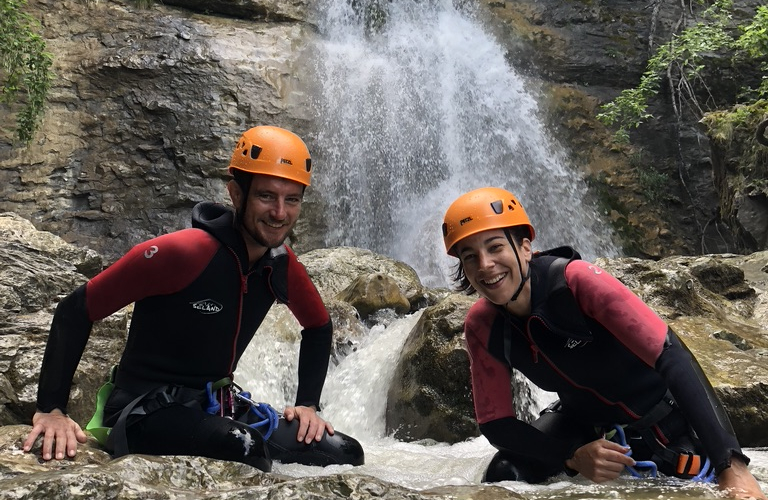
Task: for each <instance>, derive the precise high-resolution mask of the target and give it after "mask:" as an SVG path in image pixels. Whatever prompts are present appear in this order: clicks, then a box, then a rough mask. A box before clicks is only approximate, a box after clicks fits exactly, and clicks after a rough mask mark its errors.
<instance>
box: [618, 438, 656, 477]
mask: <svg viewBox="0 0 768 500" xmlns="http://www.w3.org/2000/svg"><path fill="white" fill-rule="evenodd" d="M613 429H614V430H615V431H616V434H614V436H613V437H614V439H615V441H616V442H617V443H619V444H620V445H622V446H627V447H628V445H627V438H626V436H625V435H624V429H623V428H622V427H621V426H620V425H614V426H613ZM625 455H626V456H628V457H631V456H632V449H631V448H630V449H629V450H627V452H626V453H625ZM635 467H639V468H641V469H648V473H647V474H643V473H641V472H639V471H638V470H637V469H635ZM635 467H632V466H630V465H626V466H625V468H626V469H627V472H629V473H630V475H631V476H632V477H640V478H646V477H656V476H657V474H658V468H657V467H656V463H655V462H654V461H652V460H639V461H635Z"/></svg>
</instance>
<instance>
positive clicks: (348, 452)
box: [267, 418, 365, 467]
mask: <svg viewBox="0 0 768 500" xmlns="http://www.w3.org/2000/svg"><path fill="white" fill-rule="evenodd" d="M298 431H299V423H298V420H293V421H291V422H288V421H287V420H285V419H284V418H281V419H280V424H279V426H278V428H277V429H276V430H275V432H273V433H272V435H271V436H270V438H269V440H268V441H267V448H268V450H269V454H270V456H271V457H272V459H274V460H277V461H279V462H282V463H296V464H302V465H314V466H319V467H325V466H327V465H342V464H347V465H363V463H365V453H364V452H363V447H362V445H360V443H359V442H358V441H357V440H356V439H355V438H353V437H351V436H348V435H346V434H344V433H342V432H338V431H336V432H334V433H333V435H331V434H328V433H327V432H326V433H325V434H323V438H322V439H321V440H320V441H314V440H313V441H312V442H311V443H309V444H306V443H304V442H300V441H297V440H296V435H297V434H298Z"/></svg>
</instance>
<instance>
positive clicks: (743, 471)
mask: <svg viewBox="0 0 768 500" xmlns="http://www.w3.org/2000/svg"><path fill="white" fill-rule="evenodd" d="M717 485H718V487H719V488H720V489H721V490H723V491H725V492H726V494H727V495H728V496H729V497H731V498H752V499H756V500H766V497H765V494H764V493H763V492H762V491H761V490H760V485H759V484H757V480H756V479H755V478H754V476H752V474H751V473H750V472H749V469H747V465H746V464H745V463H744V462H742V461H741V460H739V459H738V458H736V457H734V458H732V459H731V466H730V467H728V468H727V469H725V470H723V472H721V473H720V474H719V475H718V476H717Z"/></svg>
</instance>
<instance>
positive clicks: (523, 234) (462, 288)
mask: <svg viewBox="0 0 768 500" xmlns="http://www.w3.org/2000/svg"><path fill="white" fill-rule="evenodd" d="M504 232H505V233H506V234H507V237H508V238H512V241H514V242H515V243H516V244H517V246H520V245H522V244H523V240H524V239H526V238H528V239H529V240H530V239H531V232H530V231H529V230H528V228H527V227H526V226H512V227H507V228H504ZM451 278H452V279H453V284H454V287H453V290H454V291H456V292H464V293H465V294H467V295H473V294H475V293H477V290H475V287H473V286H472V284H471V283H470V282H469V279H468V278H467V275H466V273H464V265H463V264H462V263H461V259H459V263H458V264H456V268H455V269H454V271H453V274H452V275H451Z"/></svg>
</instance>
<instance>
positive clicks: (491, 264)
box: [456, 229, 532, 305]
mask: <svg viewBox="0 0 768 500" xmlns="http://www.w3.org/2000/svg"><path fill="white" fill-rule="evenodd" d="M456 253H457V254H458V256H459V259H461V264H462V266H463V268H464V274H465V276H466V277H467V279H468V280H469V282H470V283H471V284H472V286H473V287H474V288H475V290H477V293H479V294H480V295H481V296H483V297H485V298H486V299H488V300H490V301H491V302H493V303H494V304H497V305H504V304H506V303H507V302H508V301H509V300H510V298H512V296H513V295H514V293H515V292H516V291H517V289H518V287H519V286H520V281H521V279H522V277H521V275H520V267H521V265H522V269H523V275H526V274H527V272H528V262H529V261H530V259H531V255H532V251H531V242H530V241H529V240H528V239H527V238H526V239H524V240H523V242H522V243H521V244H520V245H519V246H518V247H517V255H518V256H519V259H520V262H519V263H518V257H517V256H516V255H515V250H514V249H513V248H512V247H511V246H510V242H509V240H508V239H507V236H506V235H505V234H504V231H503V230H502V229H490V230H488V231H483V232H480V233H476V234H473V235H470V236H467V237H466V238H464V239H462V240H461V241H459V242H458V243H456Z"/></svg>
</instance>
